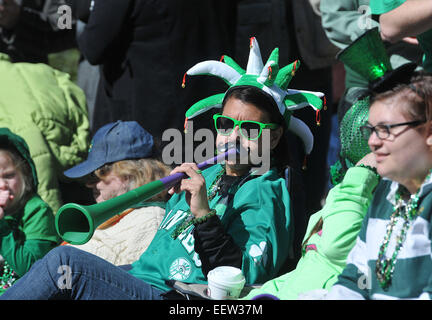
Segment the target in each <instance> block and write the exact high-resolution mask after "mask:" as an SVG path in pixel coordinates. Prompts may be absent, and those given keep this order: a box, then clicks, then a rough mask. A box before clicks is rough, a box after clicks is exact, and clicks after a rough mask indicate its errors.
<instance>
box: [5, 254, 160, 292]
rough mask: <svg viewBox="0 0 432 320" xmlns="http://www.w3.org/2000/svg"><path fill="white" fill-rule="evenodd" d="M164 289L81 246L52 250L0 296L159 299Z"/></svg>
mask: <svg viewBox="0 0 432 320" xmlns="http://www.w3.org/2000/svg"><path fill="white" fill-rule="evenodd" d="M162 293H163V292H162V291H160V290H159V289H156V288H154V287H152V286H151V285H150V284H148V283H146V282H144V281H142V280H140V279H137V278H136V277H134V276H132V275H130V274H129V273H128V272H126V271H125V270H123V269H122V268H119V267H116V266H115V265H113V264H111V263H109V262H107V261H105V260H103V259H101V258H99V257H97V256H95V255H93V254H90V253H88V252H84V251H82V250H79V249H76V248H73V247H69V246H61V247H57V248H55V249H53V250H51V251H50V252H49V253H48V254H47V255H46V256H45V257H44V258H43V259H41V260H39V261H37V262H36V263H35V264H34V265H33V266H32V268H31V269H30V270H29V271H28V272H27V273H26V274H25V275H24V276H23V277H22V278H21V279H19V280H18V281H17V282H16V283H15V284H14V285H13V286H11V287H10V288H9V289H8V290H6V292H5V293H4V294H3V295H2V296H1V297H0V299H9V300H42V299H81V300H91V299H94V300H130V299H139V300H162V297H161V294H162Z"/></svg>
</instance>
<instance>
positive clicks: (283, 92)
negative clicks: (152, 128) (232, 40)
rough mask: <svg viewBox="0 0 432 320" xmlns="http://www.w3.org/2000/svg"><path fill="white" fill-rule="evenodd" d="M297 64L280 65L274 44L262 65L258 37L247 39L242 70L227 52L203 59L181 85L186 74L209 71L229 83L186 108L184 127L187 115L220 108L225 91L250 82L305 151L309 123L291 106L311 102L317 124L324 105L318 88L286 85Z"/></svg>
mask: <svg viewBox="0 0 432 320" xmlns="http://www.w3.org/2000/svg"><path fill="white" fill-rule="evenodd" d="M299 66H300V61H299V60H296V61H294V62H293V63H291V64H289V65H287V66H285V67H283V68H280V67H279V49H278V48H275V49H274V50H273V51H272V53H271V54H270V57H269V58H268V60H267V63H266V64H265V65H264V64H263V60H262V58H261V52H260V49H259V46H258V41H257V40H256V39H255V38H254V37H252V38H251V39H250V52H249V60H248V63H247V67H246V70H244V69H242V68H241V67H240V66H239V65H238V64H237V63H236V62H235V61H234V60H233V59H232V58H230V57H229V56H226V55H225V56H222V58H221V61H214V60H209V61H203V62H200V63H198V64H196V65H194V66H193V67H192V68H190V69H189V70H188V71H187V72H186V73H185V75H184V77H183V83H182V86H183V87H184V85H185V79H186V75H189V76H194V75H213V76H217V77H219V78H221V79H222V80H224V81H225V83H226V84H227V85H228V86H229V88H228V90H227V91H226V92H224V93H219V94H215V95H212V96H210V97H208V98H205V99H203V100H200V101H198V102H197V103H195V104H194V105H192V107H190V108H189V109H188V110H187V111H186V120H185V130H186V129H187V121H188V119H192V118H194V117H196V116H197V115H199V114H201V113H204V112H206V111H208V110H210V109H212V108H222V101H223V99H224V97H225V95H226V93H227V92H228V91H230V90H231V89H233V88H235V87H239V86H254V87H257V88H259V89H261V90H262V91H264V92H265V93H267V94H268V95H270V96H271V97H272V98H273V99H274V101H275V102H276V105H277V106H278V109H279V112H280V113H281V115H282V116H283V118H284V119H285V122H286V124H287V128H288V130H290V131H292V132H293V133H294V134H296V135H297V136H299V137H300V138H301V139H302V141H303V143H304V147H305V153H306V154H309V153H310V152H311V151H312V147H313V135H312V133H311V131H310V129H309V127H308V126H307V125H306V124H305V123H304V122H303V121H301V120H300V119H298V118H296V117H294V116H293V115H292V114H293V112H294V110H297V109H301V108H303V107H306V106H311V107H312V108H313V109H314V110H315V111H316V119H317V124H318V125H319V111H320V110H321V109H322V108H323V106H324V105H325V97H324V94H323V93H321V92H311V91H304V90H294V89H288V84H289V83H290V81H291V79H292V77H293V76H294V74H295V72H296V71H297V70H298V68H299Z"/></svg>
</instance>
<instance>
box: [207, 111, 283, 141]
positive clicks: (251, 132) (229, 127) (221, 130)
mask: <svg viewBox="0 0 432 320" xmlns="http://www.w3.org/2000/svg"><path fill="white" fill-rule="evenodd" d="M213 119H214V124H215V128H216V131H217V133H218V134H220V135H223V136H229V135H230V134H231V133H232V132H233V131H234V128H235V127H236V126H238V127H239V129H240V134H241V135H242V137H244V138H246V139H248V140H257V139H258V138H259V137H260V136H261V134H262V130H263V129H267V128H268V129H276V128H278V127H279V125H278V124H276V123H261V122H258V121H251V120H236V119H233V118H230V117H227V116H224V115H221V114H215V115H214V116H213Z"/></svg>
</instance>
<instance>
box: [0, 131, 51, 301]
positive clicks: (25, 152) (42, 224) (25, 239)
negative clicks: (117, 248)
mask: <svg viewBox="0 0 432 320" xmlns="http://www.w3.org/2000/svg"><path fill="white" fill-rule="evenodd" d="M10 145H12V146H13V147H15V149H16V150H17V151H18V152H19V153H20V154H21V156H22V157H23V158H24V160H25V161H26V162H27V163H28V164H29V165H30V168H31V170H32V175H33V186H34V190H37V185H38V179H37V174H36V168H35V165H34V163H33V160H32V158H31V156H30V152H29V149H28V146H27V143H26V142H25V141H24V140H23V139H22V138H21V137H19V136H17V135H15V134H13V133H12V132H11V131H10V130H9V129H7V128H0V148H1V147H5V146H10ZM58 241H59V239H58V237H57V234H56V230H55V225H54V215H53V212H52V210H51V208H50V207H49V206H48V204H47V203H46V202H44V201H43V200H42V199H41V198H40V197H39V195H38V194H37V193H36V192H35V193H34V194H33V195H31V196H30V197H29V200H28V201H27V202H26V203H25V204H24V206H23V207H22V208H19V209H18V210H17V211H15V212H14V213H13V214H10V215H6V216H5V217H4V218H3V219H0V255H1V256H2V257H3V259H4V260H5V264H4V267H3V270H1V269H0V293H2V292H4V290H6V289H7V288H8V287H9V286H10V285H11V284H13V282H14V281H15V280H16V279H17V278H19V277H21V276H23V275H24V274H25V273H26V272H27V271H28V270H29V269H30V267H31V266H32V265H33V263H34V262H36V260H39V259H41V258H42V257H43V256H44V255H45V254H46V253H48V251H49V250H51V249H52V248H54V247H55V246H56V245H57V244H58ZM12 271H13V273H12Z"/></svg>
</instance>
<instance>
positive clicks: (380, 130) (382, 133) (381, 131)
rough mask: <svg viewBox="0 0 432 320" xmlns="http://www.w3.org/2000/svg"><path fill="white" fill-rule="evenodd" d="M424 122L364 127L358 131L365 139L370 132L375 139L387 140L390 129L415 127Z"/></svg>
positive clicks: (416, 121)
mask: <svg viewBox="0 0 432 320" xmlns="http://www.w3.org/2000/svg"><path fill="white" fill-rule="evenodd" d="M424 122H425V121H421V120H415V121H409V122H402V123H395V124H377V125H376V126H371V125H364V126H361V127H360V131H361V133H362V135H363V137H364V138H365V139H369V137H370V136H371V135H372V132H375V133H376V135H377V137H378V138H379V139H381V140H383V139H387V138H388V137H389V136H390V129H391V128H396V127H400V126H410V127H416V126H418V125H419V124H422V123H424Z"/></svg>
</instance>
